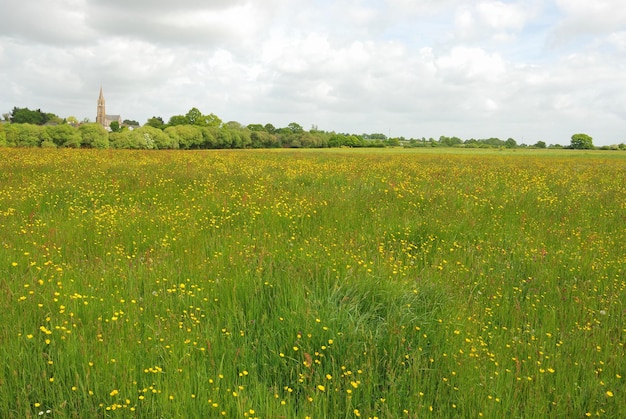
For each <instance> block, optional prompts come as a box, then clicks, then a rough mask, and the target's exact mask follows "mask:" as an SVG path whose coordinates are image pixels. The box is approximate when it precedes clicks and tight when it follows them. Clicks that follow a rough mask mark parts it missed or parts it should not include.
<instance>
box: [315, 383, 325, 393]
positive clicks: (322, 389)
mask: <svg viewBox="0 0 626 419" xmlns="http://www.w3.org/2000/svg"><path fill="white" fill-rule="evenodd" d="M317 389H318V390H319V391H325V390H326V387H324V386H323V385H321V384H318V385H317Z"/></svg>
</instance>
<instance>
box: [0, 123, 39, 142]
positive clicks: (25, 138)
mask: <svg viewBox="0 0 626 419" xmlns="http://www.w3.org/2000/svg"><path fill="white" fill-rule="evenodd" d="M44 132H45V130H44V128H43V127H40V126H38V125H34V124H10V125H7V126H6V143H7V145H9V146H13V147H39V145H40V144H41V142H42V141H43V140H44V139H49V138H50V137H49V136H48V135H47V134H46V135H45V138H43V137H44V136H43V133H44Z"/></svg>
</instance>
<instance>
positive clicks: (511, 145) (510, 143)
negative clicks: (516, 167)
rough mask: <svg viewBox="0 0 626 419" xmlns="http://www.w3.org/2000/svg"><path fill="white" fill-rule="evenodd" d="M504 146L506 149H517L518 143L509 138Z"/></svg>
mask: <svg viewBox="0 0 626 419" xmlns="http://www.w3.org/2000/svg"><path fill="white" fill-rule="evenodd" d="M504 146H505V147H506V148H516V147H517V141H515V140H514V139H513V138H509V139H507V140H506V141H505V142H504Z"/></svg>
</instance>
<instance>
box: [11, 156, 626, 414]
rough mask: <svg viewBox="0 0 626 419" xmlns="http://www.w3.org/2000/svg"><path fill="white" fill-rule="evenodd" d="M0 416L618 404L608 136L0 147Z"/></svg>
mask: <svg viewBox="0 0 626 419" xmlns="http://www.w3.org/2000/svg"><path fill="white" fill-rule="evenodd" d="M0 286H1V290H2V292H1V293H0V304H1V307H2V310H1V311H0V359H2V369H1V372H0V412H3V413H2V417H9V418H11V417H15V418H24V417H30V416H37V417H55V418H64V417H68V418H73V417H81V418H82V417H145V418H154V417H203V418H206V417H220V416H225V417H229V418H234V417H259V418H306V417H310V418H325V417H328V418H356V417H361V418H374V417H378V418H402V417H404V418H417V417H425V416H433V417H451V416H460V417H479V416H484V417H487V418H494V417H498V418H500V417H524V418H531V417H537V418H542V417H568V418H571V417H578V418H580V417H585V416H592V417H595V416H603V417H626V357H625V353H624V352H625V348H624V345H625V342H626V302H625V301H626V155H625V154H624V153H616V152H608V153H603V152H597V151H593V152H574V151H570V150H564V151H554V152H553V151H548V150H542V151H517V152H515V151H511V152H498V151H488V152H484V151H470V150H456V151H455V150H452V149H449V150H445V151H443V152H442V151H440V150H412V151H406V150H379V151H371V150H370V151H368V150H358V151H356V150H337V149H335V150H301V151H299V150H295V151H294V150H271V151H268V150H265V151H252V150H247V151H200V152H180V151H153V152H150V151H114V150H101V151H98V150H38V149H0Z"/></svg>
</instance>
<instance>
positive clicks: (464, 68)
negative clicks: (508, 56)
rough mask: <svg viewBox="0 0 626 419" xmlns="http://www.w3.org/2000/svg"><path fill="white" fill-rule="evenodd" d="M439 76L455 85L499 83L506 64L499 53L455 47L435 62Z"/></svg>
mask: <svg viewBox="0 0 626 419" xmlns="http://www.w3.org/2000/svg"><path fill="white" fill-rule="evenodd" d="M435 64H436V66H437V68H438V70H439V75H440V76H441V77H442V78H443V79H444V80H446V81H448V82H450V83H454V84H460V83H467V82H475V81H485V82H489V83H497V82H498V81H500V79H501V78H502V76H503V75H504V74H505V72H506V64H505V63H504V61H503V60H502V58H501V57H500V56H499V55H498V54H497V53H491V54H489V53H487V52H486V51H485V50H483V49H481V48H469V47H455V48H453V49H452V50H451V51H450V53H449V54H447V55H443V56H440V57H439V58H437V60H436V61H435Z"/></svg>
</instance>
